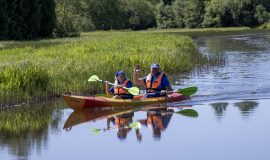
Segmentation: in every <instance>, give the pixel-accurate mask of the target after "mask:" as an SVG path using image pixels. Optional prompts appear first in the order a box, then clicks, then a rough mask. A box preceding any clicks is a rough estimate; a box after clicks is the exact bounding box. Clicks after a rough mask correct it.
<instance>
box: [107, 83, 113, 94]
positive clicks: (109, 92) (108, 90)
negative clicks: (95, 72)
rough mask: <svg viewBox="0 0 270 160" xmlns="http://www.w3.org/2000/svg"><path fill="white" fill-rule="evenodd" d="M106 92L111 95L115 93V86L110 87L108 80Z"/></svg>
mask: <svg viewBox="0 0 270 160" xmlns="http://www.w3.org/2000/svg"><path fill="white" fill-rule="evenodd" d="M106 94H107V95H111V94H113V87H111V88H110V89H109V84H108V83H107V82H106Z"/></svg>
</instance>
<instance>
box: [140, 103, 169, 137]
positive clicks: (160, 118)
mask: <svg viewBox="0 0 270 160" xmlns="http://www.w3.org/2000/svg"><path fill="white" fill-rule="evenodd" d="M146 112H147V114H146V116H147V118H146V119H142V120H139V122H140V123H141V124H142V125H144V126H147V127H148V128H149V129H150V130H151V131H152V135H153V138H154V139H155V140H160V139H161V132H163V131H165V130H166V128H167V127H168V125H169V123H170V120H171V118H172V115H173V113H174V110H173V109H169V108H161V109H150V110H147V111H146Z"/></svg>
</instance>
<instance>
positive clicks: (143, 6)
mask: <svg viewBox="0 0 270 160" xmlns="http://www.w3.org/2000/svg"><path fill="white" fill-rule="evenodd" d="M125 14H126V16H127V26H128V27H130V28H131V29H133V30H137V29H146V28H148V27H153V26H154V25H155V8H154V6H153V5H152V4H151V3H149V2H147V1H145V0H127V1H126V4H125Z"/></svg>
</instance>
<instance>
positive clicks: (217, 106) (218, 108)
mask: <svg viewBox="0 0 270 160" xmlns="http://www.w3.org/2000/svg"><path fill="white" fill-rule="evenodd" d="M210 105H211V106H212V108H213V109H214V111H215V114H216V117H217V118H222V117H223V115H224V113H225V111H226V109H227V106H228V105H229V103H227V102H220V103H212V104H210Z"/></svg>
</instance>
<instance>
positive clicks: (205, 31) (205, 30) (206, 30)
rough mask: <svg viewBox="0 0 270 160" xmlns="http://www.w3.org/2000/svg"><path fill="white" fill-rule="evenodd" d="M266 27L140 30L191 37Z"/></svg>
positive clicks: (260, 30)
mask: <svg viewBox="0 0 270 160" xmlns="http://www.w3.org/2000/svg"><path fill="white" fill-rule="evenodd" d="M265 26H268V27H257V28H250V27H226V28H225V27H224V28H192V29H190V28H184V29H149V30H147V31H141V32H146V33H169V34H179V35H182V36H189V37H192V38H197V37H209V36H224V35H231V34H238V35H239V34H254V33H269V32H270V30H269V29H270V27H269V26H270V24H268V25H267V24H265Z"/></svg>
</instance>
